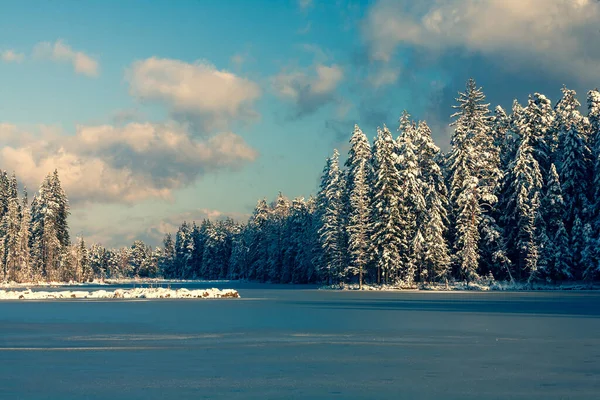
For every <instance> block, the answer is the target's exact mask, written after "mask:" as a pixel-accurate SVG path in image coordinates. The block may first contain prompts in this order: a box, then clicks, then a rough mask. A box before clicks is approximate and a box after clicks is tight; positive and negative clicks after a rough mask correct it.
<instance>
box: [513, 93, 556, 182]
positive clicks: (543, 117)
mask: <svg viewBox="0 0 600 400" xmlns="http://www.w3.org/2000/svg"><path fill="white" fill-rule="evenodd" d="M554 120H555V116H554V111H553V110H552V103H551V102H550V100H549V99H548V98H547V97H546V96H544V95H543V94H539V93H535V94H534V95H533V96H529V101H528V103H527V107H525V109H524V110H523V114H522V120H521V121H520V135H521V136H528V137H529V143H530V146H531V147H532V149H533V157H534V158H535V160H536V161H537V162H538V165H539V166H540V171H541V173H542V175H543V176H547V174H548V172H549V170H550V164H551V163H552V161H553V153H554V151H555V150H556V149H557V147H558V136H557V135H556V131H555V130H554V129H553V124H554Z"/></svg>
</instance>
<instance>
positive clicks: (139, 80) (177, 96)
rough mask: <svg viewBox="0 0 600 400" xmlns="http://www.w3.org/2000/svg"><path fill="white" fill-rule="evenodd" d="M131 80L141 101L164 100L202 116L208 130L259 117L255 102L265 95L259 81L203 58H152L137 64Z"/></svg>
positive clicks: (176, 109)
mask: <svg viewBox="0 0 600 400" xmlns="http://www.w3.org/2000/svg"><path fill="white" fill-rule="evenodd" d="M127 79H128V80H129V85H130V87H129V90H130V93H131V94H132V95H133V96H135V97H137V98H138V99H139V100H141V101H150V102H152V101H156V102H160V103H163V104H165V105H167V106H168V107H169V108H170V110H171V112H172V113H174V114H186V115H193V116H198V117H201V118H203V119H204V123H205V125H206V126H207V128H208V129H215V128H218V129H223V128H226V127H227V126H228V122H229V121H230V120H231V119H235V118H247V117H254V116H256V113H255V111H254V110H253V109H252V105H253V103H254V102H255V101H256V100H257V99H258V98H259V97H260V94H261V92H260V88H259V86H258V85H257V84H256V83H254V82H252V81H250V80H248V79H245V78H242V77H239V76H237V75H235V74H233V73H231V72H227V71H220V70H218V69H216V68H215V67H214V66H213V65H211V64H208V63H206V62H201V61H198V62H195V63H193V64H190V63H186V62H183V61H179V60H172V59H164V58H156V57H152V58H148V59H146V60H143V61H137V62H135V63H133V65H132V66H131V68H130V70H129V72H128V74H127Z"/></svg>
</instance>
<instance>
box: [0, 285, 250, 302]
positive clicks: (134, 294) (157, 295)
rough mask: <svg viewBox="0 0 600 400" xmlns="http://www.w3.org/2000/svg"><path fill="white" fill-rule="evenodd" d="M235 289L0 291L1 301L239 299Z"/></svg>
mask: <svg viewBox="0 0 600 400" xmlns="http://www.w3.org/2000/svg"><path fill="white" fill-rule="evenodd" d="M239 297H240V295H239V293H238V292H237V291H236V290H233V289H222V290H221V289H215V288H213V289H198V290H188V289H177V290H173V289H165V288H136V289H117V290H114V291H108V290H94V291H89V292H88V291H84V290H65V291H55V292H48V291H41V290H40V291H37V290H29V289H28V290H0V300H48V299H220V298H239Z"/></svg>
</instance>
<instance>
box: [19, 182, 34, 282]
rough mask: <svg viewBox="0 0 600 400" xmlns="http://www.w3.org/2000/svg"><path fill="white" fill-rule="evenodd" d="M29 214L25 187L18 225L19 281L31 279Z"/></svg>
mask: <svg viewBox="0 0 600 400" xmlns="http://www.w3.org/2000/svg"><path fill="white" fill-rule="evenodd" d="M30 220H31V214H30V211H29V204H28V201H27V189H26V188H24V189H23V199H22V201H21V221H20V226H19V261H18V264H19V266H20V273H19V278H18V280H19V282H27V281H29V282H31V281H33V276H32V271H31V264H30V248H29V223H30Z"/></svg>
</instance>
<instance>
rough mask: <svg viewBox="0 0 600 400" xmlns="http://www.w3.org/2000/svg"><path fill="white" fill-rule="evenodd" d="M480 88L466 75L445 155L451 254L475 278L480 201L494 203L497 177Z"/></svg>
mask: <svg viewBox="0 0 600 400" xmlns="http://www.w3.org/2000/svg"><path fill="white" fill-rule="evenodd" d="M484 100H485V96H484V94H483V92H482V91H481V89H478V88H477V87H476V85H475V81H474V80H473V79H470V80H469V81H468V82H467V90H466V92H465V93H460V96H459V98H458V99H457V101H458V103H459V105H458V106H455V108H458V109H459V111H458V112H457V113H455V114H453V116H452V117H456V120H455V121H454V122H453V123H452V125H453V126H454V127H455V130H454V134H453V135H452V141H451V145H452V150H451V153H450V157H449V163H450V165H449V168H450V202H451V205H452V210H453V215H454V220H455V230H456V232H455V241H454V248H455V256H456V265H457V267H458V270H459V273H460V275H462V276H463V277H464V278H465V279H467V281H470V280H473V279H476V278H477V276H478V275H477V269H478V264H479V245H480V244H479V239H480V233H479V224H480V223H481V220H482V214H483V210H482V203H484V202H485V203H491V204H495V202H496V200H497V199H496V196H495V192H496V189H497V188H496V184H497V181H498V179H499V173H498V163H499V160H498V158H497V156H498V154H497V151H496V150H495V149H494V148H493V140H492V136H491V135H490V129H489V125H488V121H489V116H488V114H489V109H488V104H485V103H484Z"/></svg>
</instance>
